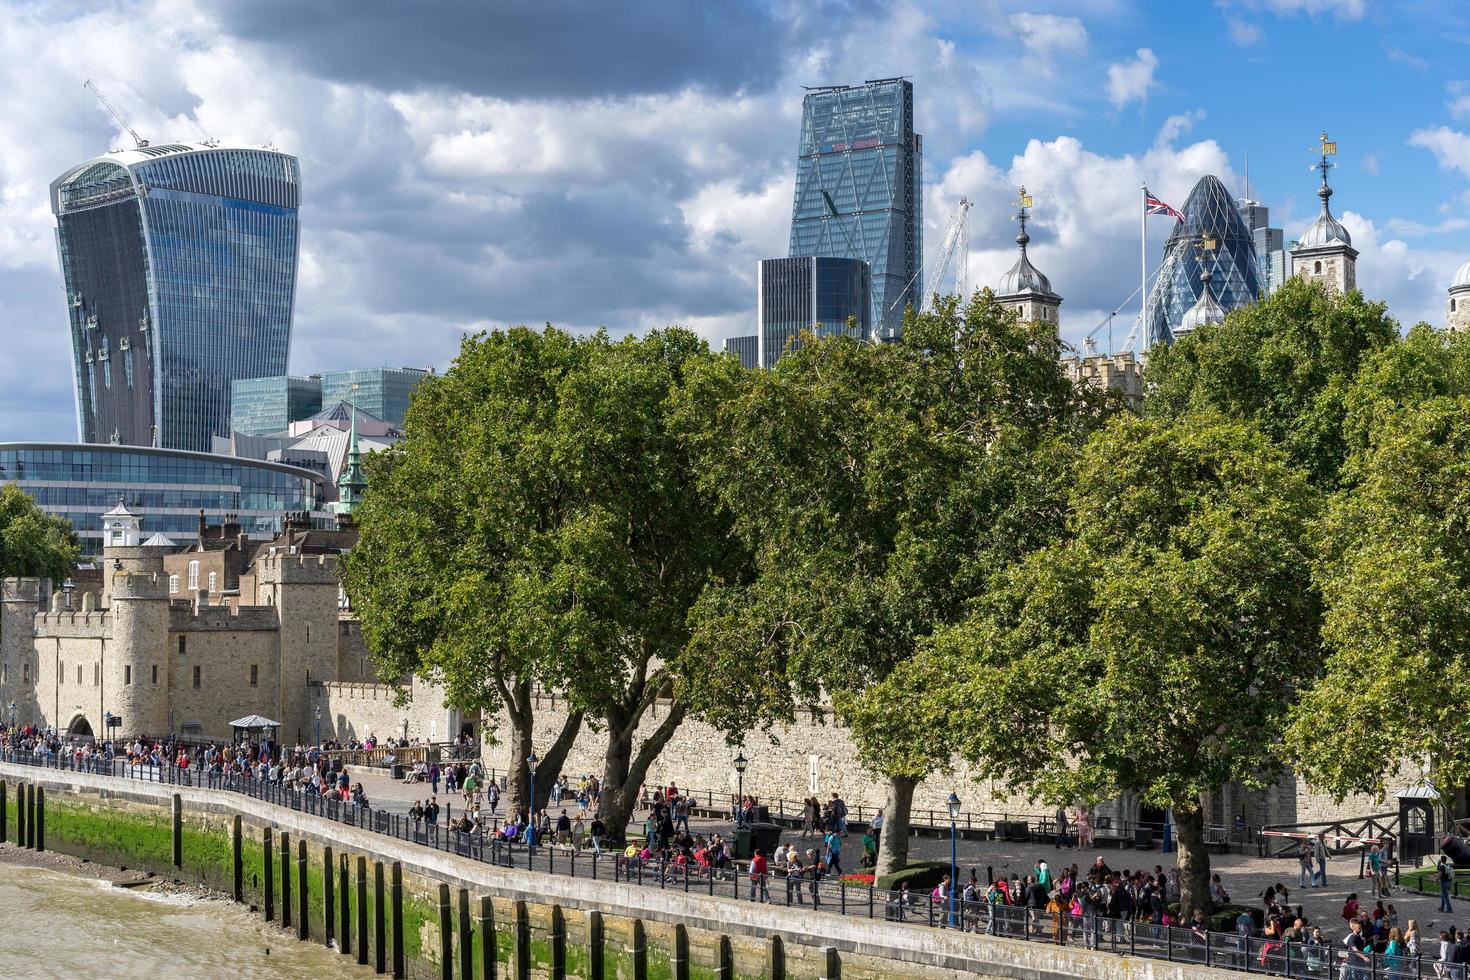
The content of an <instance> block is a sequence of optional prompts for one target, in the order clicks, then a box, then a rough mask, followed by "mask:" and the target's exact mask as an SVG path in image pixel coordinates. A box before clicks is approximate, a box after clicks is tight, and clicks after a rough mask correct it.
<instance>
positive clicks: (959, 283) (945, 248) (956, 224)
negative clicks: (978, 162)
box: [923, 197, 970, 305]
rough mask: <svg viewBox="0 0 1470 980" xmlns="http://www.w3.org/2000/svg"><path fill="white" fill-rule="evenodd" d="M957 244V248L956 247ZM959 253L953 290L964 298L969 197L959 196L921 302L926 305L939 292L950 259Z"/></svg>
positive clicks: (967, 274)
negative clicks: (957, 204)
mask: <svg viewBox="0 0 1470 980" xmlns="http://www.w3.org/2000/svg"><path fill="white" fill-rule="evenodd" d="M956 246H958V248H957V247H956ZM956 252H958V254H959V265H958V266H957V267H956V269H955V292H956V293H958V294H959V296H960V298H961V299H962V300H963V299H965V298H966V297H965V286H966V284H967V283H968V281H969V269H968V268H967V266H968V265H969V262H970V199H969V198H965V197H962V198H960V204H959V207H958V208H956V209H955V213H954V214H953V215H952V216H950V219H949V227H948V228H946V229H945V232H944V244H943V245H941V246H940V247H939V261H938V262H937V263H936V264H935V266H934V271H933V272H932V273H930V274H929V285H928V288H926V289H925V290H924V297H923V303H924V304H925V305H927V304H928V303H930V302H932V301H933V298H934V296H935V295H936V294H938V292H939V284H940V282H941V281H943V279H944V274H945V273H946V272H948V271H949V263H950V260H951V259H953V258H954V257H955V255H956Z"/></svg>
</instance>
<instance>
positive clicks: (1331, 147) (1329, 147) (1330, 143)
mask: <svg viewBox="0 0 1470 980" xmlns="http://www.w3.org/2000/svg"><path fill="white" fill-rule="evenodd" d="M1317 142H1318V144H1319V145H1318V146H1314V147H1312V152H1313V153H1320V154H1321V155H1322V158H1321V159H1320V160H1318V161H1317V162H1316V163H1314V164H1312V165H1311V167H1309V168H1308V169H1309V170H1320V171H1322V183H1323V185H1324V186H1325V185H1326V184H1327V171H1329V170H1331V169H1332V168H1333V167H1335V166H1337V164H1335V163H1333V162H1332V161H1330V160H1328V159H1327V158H1328V157H1330V156H1336V155H1337V141H1336V140H1330V139H1328V138H1327V130H1325V129H1324V130H1322V135H1321V136H1320V137H1318V140H1317Z"/></svg>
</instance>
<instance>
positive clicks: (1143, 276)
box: [1138, 184, 1150, 353]
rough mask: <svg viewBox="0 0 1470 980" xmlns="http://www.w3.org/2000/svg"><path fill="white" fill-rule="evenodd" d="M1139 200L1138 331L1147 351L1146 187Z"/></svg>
mask: <svg viewBox="0 0 1470 980" xmlns="http://www.w3.org/2000/svg"><path fill="white" fill-rule="evenodd" d="M1138 193H1139V195H1140V197H1141V200H1140V202H1139V207H1138V297H1139V313H1138V315H1139V316H1140V317H1142V318H1143V319H1142V320H1141V321H1140V327H1141V329H1140V330H1139V331H1138V334H1139V336H1140V337H1142V338H1143V350H1144V352H1145V353H1147V351H1148V342H1149V340H1150V337H1149V335H1148V185H1147V184H1143V185H1142V186H1141V188H1140V190H1139V192H1138Z"/></svg>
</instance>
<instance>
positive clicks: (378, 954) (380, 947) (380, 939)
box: [373, 861, 388, 973]
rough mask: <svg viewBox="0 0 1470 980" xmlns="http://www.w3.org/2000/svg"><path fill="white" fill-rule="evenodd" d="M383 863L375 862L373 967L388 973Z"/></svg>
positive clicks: (380, 971)
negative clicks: (384, 923)
mask: <svg viewBox="0 0 1470 980" xmlns="http://www.w3.org/2000/svg"><path fill="white" fill-rule="evenodd" d="M383 915H384V908H383V862H382V861H374V862H373V945H374V947H375V949H374V951H373V952H374V956H373V967H374V969H376V970H377V971H378V972H379V973H387V972H388V930H387V929H386V928H385V927H384V925H383Z"/></svg>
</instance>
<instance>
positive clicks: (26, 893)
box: [0, 866, 372, 980]
mask: <svg viewBox="0 0 1470 980" xmlns="http://www.w3.org/2000/svg"><path fill="white" fill-rule="evenodd" d="M267 950H268V951H269V952H267ZM371 975H372V974H371V971H370V970H369V969H368V968H366V967H359V966H357V965H356V963H355V962H354V961H353V960H352V959H351V958H349V957H346V956H342V955H341V954H339V953H337V952H336V951H335V950H331V949H327V948H326V947H324V946H321V945H319V944H316V943H311V942H298V941H297V940H296V939H295V938H294V937H292V936H290V935H287V934H286V933H285V932H282V931H281V930H279V929H275V928H271V927H267V926H266V925H265V923H264V922H262V921H261V920H260V918H259V917H258V916H254V915H251V914H250V913H249V911H247V908H246V907H245V906H241V905H235V904H233V903H231V902H224V901H218V900H209V899H197V898H192V897H190V896H187V895H168V894H153V893H150V892H134V891H130V890H128V889H125V888H113V887H112V886H111V885H110V884H109V883H107V882H100V881H95V880H92V879H88V878H76V877H72V876H70V875H63V874H58V873H56V872H53V871H45V870H40V869H36V868H22V867H13V866H0V978H6V980H10V978H21V977H24V978H31V977H36V978H46V980H52V978H75V977H101V978H106V980H134V978H137V980H168V978H173V977H182V978H186V980H211V978H215V977H241V978H247V977H248V978H249V980H275V978H280V980H299V978H303V977H306V978H324V977H358V976H364V977H366V976H371Z"/></svg>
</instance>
